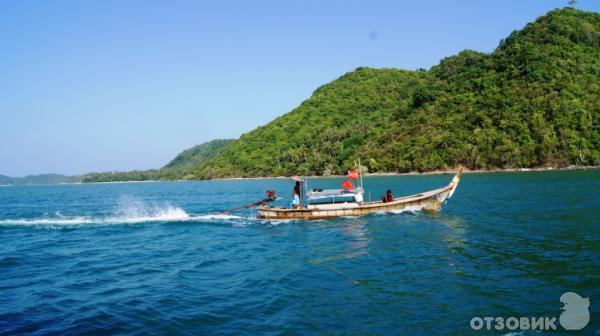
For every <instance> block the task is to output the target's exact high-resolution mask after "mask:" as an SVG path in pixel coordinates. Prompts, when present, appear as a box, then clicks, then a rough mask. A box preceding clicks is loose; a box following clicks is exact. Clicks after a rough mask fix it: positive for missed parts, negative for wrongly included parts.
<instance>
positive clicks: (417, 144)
mask: <svg viewBox="0 0 600 336" xmlns="http://www.w3.org/2000/svg"><path fill="white" fill-rule="evenodd" d="M407 47H410V46H407ZM599 79H600V14H598V13H594V12H586V11H581V10H577V9H574V8H563V9H556V10H553V11H551V12H549V13H547V14H546V15H544V16H542V17H540V18H538V19H537V20H536V21H535V22H533V23H529V24H527V25H526V26H525V27H524V28H523V29H522V30H518V31H514V32H513V33H511V34H510V35H509V36H508V37H507V38H506V39H504V40H501V41H500V43H499V46H498V47H497V48H496V50H494V51H493V52H492V53H489V54H486V53H481V52H477V51H473V50H465V51H462V52H460V53H459V54H458V55H456V56H452V57H448V58H445V59H443V60H442V61H441V62H440V64H438V65H436V66H433V67H432V68H431V69H429V70H424V69H419V70H417V71H407V70H399V69H373V68H358V69H356V70H355V71H352V72H350V73H347V74H345V75H343V76H342V77H340V78H338V79H337V80H335V81H333V82H331V83H329V84H326V85H323V86H322V87H319V88H318V89H317V90H316V91H314V93H313V95H312V96H311V97H310V98H309V99H307V100H305V101H304V102H303V103H302V104H300V106H298V107H297V108H295V109H293V110H292V111H290V112H289V113H287V114H285V115H283V116H281V117H279V118H277V119H275V120H274V121H272V122H270V123H268V124H267V125H264V126H261V127H258V128H256V129H255V130H253V131H251V132H249V133H246V134H243V135H242V136H241V137H240V138H239V139H236V140H214V141H211V142H208V143H205V144H202V145H198V146H196V147H193V148H190V149H188V150H185V151H184V152H182V153H181V154H179V155H178V156H177V157H176V158H175V159H173V160H172V161H171V162H170V163H169V164H167V165H166V166H165V167H163V168H160V169H154V170H146V171H133V172H107V173H91V174H86V175H84V176H83V178H82V180H83V182H108V181H128V180H139V181H143V180H175V179H212V178H227V177H261V176H289V175H296V174H301V175H330V174H342V173H344V172H345V171H346V170H348V169H350V168H351V167H352V166H353V162H355V161H356V160H358V159H359V158H360V159H361V160H362V162H363V164H364V166H365V169H368V171H369V172H375V173H377V172H381V173H385V172H412V171H418V172H428V171H436V170H448V169H451V168H453V167H456V166H459V165H463V166H465V167H467V168H470V169H478V170H488V169H489V170H493V169H514V168H535V167H564V166H573V165H574V166H597V165H599V164H600V151H599V148H600V125H599V122H600V121H599V117H600V80H599Z"/></svg>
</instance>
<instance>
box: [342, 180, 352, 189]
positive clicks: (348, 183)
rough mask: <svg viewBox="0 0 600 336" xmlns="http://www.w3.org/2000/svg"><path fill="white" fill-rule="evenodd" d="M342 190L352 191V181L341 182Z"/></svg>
mask: <svg viewBox="0 0 600 336" xmlns="http://www.w3.org/2000/svg"><path fill="white" fill-rule="evenodd" d="M342 188H344V190H352V189H354V184H352V181H350V180H346V181H344V182H342Z"/></svg>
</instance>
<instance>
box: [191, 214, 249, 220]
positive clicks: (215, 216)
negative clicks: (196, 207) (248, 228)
mask: <svg viewBox="0 0 600 336" xmlns="http://www.w3.org/2000/svg"><path fill="white" fill-rule="evenodd" d="M191 219H193V220H231V219H242V217H240V216H235V215H226V214H207V215H197V216H193V217H191Z"/></svg>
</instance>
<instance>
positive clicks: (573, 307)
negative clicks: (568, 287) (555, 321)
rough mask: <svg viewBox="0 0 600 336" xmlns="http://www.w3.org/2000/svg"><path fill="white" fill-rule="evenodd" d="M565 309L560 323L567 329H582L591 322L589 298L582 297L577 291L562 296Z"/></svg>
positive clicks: (561, 300) (561, 299)
mask: <svg viewBox="0 0 600 336" xmlns="http://www.w3.org/2000/svg"><path fill="white" fill-rule="evenodd" d="M560 302H562V303H563V304H564V306H563V307H562V308H561V309H563V310H564V312H562V314H560V319H559V321H560V325H561V326H562V327H563V328H565V329H566V330H581V329H583V328H585V326H586V325H587V324H588V323H589V322H590V312H589V310H588V308H589V306H590V299H589V298H585V299H584V298H582V297H581V296H579V294H577V293H573V292H566V293H564V294H563V295H561V296H560Z"/></svg>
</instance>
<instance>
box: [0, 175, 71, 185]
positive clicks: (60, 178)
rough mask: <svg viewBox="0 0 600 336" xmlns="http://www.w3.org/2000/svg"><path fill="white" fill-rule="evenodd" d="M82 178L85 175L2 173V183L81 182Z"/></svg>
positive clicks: (0, 181)
mask: <svg viewBox="0 0 600 336" xmlns="http://www.w3.org/2000/svg"><path fill="white" fill-rule="evenodd" d="M82 180H83V176H66V175H61V174H40V175H28V176H25V177H9V176H5V175H0V185H29V184H63V183H80V182H82Z"/></svg>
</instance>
